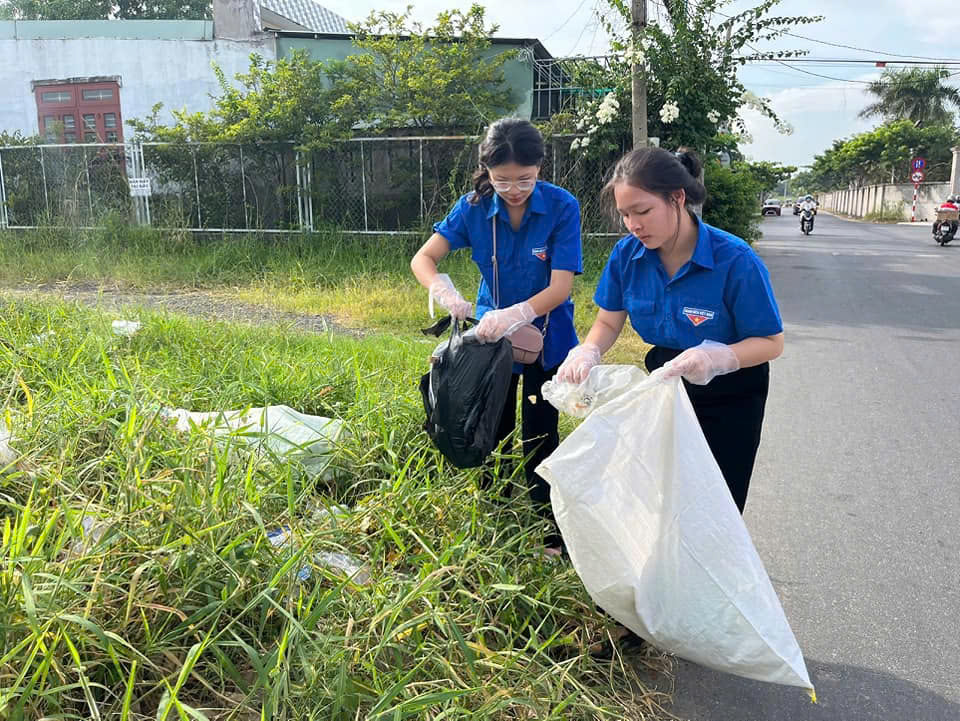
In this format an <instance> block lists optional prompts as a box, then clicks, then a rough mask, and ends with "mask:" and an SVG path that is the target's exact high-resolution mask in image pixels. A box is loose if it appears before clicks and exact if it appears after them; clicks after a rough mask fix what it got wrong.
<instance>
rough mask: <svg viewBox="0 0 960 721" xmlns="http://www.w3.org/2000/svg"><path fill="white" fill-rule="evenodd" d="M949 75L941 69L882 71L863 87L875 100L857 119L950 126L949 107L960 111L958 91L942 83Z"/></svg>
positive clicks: (951, 121) (952, 120)
mask: <svg viewBox="0 0 960 721" xmlns="http://www.w3.org/2000/svg"><path fill="white" fill-rule="evenodd" d="M950 75H951V73H949V72H948V71H947V70H946V69H944V68H942V67H936V68H910V69H909V70H884V72H883V75H882V76H881V77H880V79H879V80H876V81H874V82H872V83H870V84H869V85H868V86H867V92H869V93H872V94H873V95H875V96H876V97H877V100H876V102H874V103H871V104H870V105H868V106H867V107H865V108H864V109H863V110H862V111H861V112H860V117H861V118H869V117H871V116H874V115H879V116H881V117H883V118H884V119H886V120H899V119H905V120H909V121H911V122H912V123H913V124H914V125H915V126H916V127H918V128H919V127H920V126H921V125H952V124H953V122H954V114H953V111H952V109H951V106H954V107H960V90H958V89H957V88H955V87H953V86H950V85H946V84H945V83H944V82H943V81H944V80H946V79H947V78H949V77H950Z"/></svg>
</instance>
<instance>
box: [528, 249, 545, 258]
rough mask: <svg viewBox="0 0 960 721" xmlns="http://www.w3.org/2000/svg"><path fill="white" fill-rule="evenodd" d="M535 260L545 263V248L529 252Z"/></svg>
mask: <svg viewBox="0 0 960 721" xmlns="http://www.w3.org/2000/svg"><path fill="white" fill-rule="evenodd" d="M530 252H531V253H532V254H533V256H534V257H535V258H539V259H540V260H543V261H546V259H547V249H546V248H534V249H533V250H532V251H530Z"/></svg>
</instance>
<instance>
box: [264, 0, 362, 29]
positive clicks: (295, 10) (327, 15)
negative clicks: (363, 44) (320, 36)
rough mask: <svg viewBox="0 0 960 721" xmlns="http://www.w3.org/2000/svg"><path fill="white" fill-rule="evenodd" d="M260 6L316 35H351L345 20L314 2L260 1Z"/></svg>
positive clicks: (305, 0)
mask: <svg viewBox="0 0 960 721" xmlns="http://www.w3.org/2000/svg"><path fill="white" fill-rule="evenodd" d="M260 5H261V7H265V8H266V9H267V10H270V11H271V12H274V13H276V14H277V15H282V16H283V17H285V18H287V19H288V20H292V21H293V22H295V23H296V24H297V25H302V26H303V27H305V28H307V29H309V30H312V31H313V32H316V33H334V34H337V35H348V34H350V28H348V27H347V21H346V20H345V19H344V18H342V17H340V16H339V15H337V14H336V13H335V12H332V11H330V10H327V9H326V8H325V7H323V5H320V4H319V3H316V2H314V1H313V0H260Z"/></svg>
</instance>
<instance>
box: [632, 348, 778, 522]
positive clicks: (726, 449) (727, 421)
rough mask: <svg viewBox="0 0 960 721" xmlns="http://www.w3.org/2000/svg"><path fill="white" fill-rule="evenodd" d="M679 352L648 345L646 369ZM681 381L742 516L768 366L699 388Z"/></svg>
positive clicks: (767, 386)
mask: <svg viewBox="0 0 960 721" xmlns="http://www.w3.org/2000/svg"><path fill="white" fill-rule="evenodd" d="M681 352H682V351H679V350H676V349H674V348H663V347H660V346H656V347H654V348H653V349H652V350H651V351H650V352H649V353H648V354H647V357H646V366H647V370H649V371H653V370H654V369H656V368H659V367H660V366H662V365H663V364H664V363H666V362H667V361H669V360H673V359H674V358H676V357H677V356H678V355H679V354H680V353H681ZM683 383H684V386H685V387H686V389H687V395H688V396H689V397H690V402H691V403H692V404H693V410H694V411H695V412H696V414H697V420H699V421H700V427H701V428H702V429H703V435H704V436H705V437H706V439H707V444H708V445H709V446H710V450H711V452H712V453H713V457H714V458H715V459H716V461H717V465H718V466H720V470H721V471H723V477H724V479H726V481H727V488H729V489H730V493H731V495H732V496H733V500H734V503H736V504H737V508H739V509H740V513H743V508H744V506H745V505H746V503H747V489H748V488H749V487H750V476H752V475H753V464H754V462H755V461H756V458H757V449H758V448H759V447H760V432H761V430H762V428H763V413H764V409H765V407H766V404H767V392H768V391H769V389H770V364H769V363H764V364H762V365H758V366H754V367H752V368H742V369H740V370H738V371H736V372H735V373H729V374H727V375H722V376H717V377H716V378H714V379H713V380H712V381H710V383H708V384H707V385H705V386H698V385H694V384H692V383H688V382H687V381H684V382H683Z"/></svg>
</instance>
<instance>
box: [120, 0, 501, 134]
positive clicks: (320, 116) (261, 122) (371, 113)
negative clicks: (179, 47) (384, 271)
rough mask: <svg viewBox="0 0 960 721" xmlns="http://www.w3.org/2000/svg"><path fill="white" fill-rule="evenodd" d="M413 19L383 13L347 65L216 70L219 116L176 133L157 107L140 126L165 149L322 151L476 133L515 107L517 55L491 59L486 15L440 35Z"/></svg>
mask: <svg viewBox="0 0 960 721" xmlns="http://www.w3.org/2000/svg"><path fill="white" fill-rule="evenodd" d="M409 16H410V9H409V8H408V9H407V11H406V12H404V13H401V14H394V13H382V12H380V13H373V14H372V15H371V16H370V18H368V20H367V22H366V23H365V24H363V25H356V26H353V30H354V31H355V32H356V33H357V36H356V38H355V40H354V43H355V45H356V46H357V49H358V50H359V51H360V52H359V53H357V54H355V55H351V56H350V57H349V58H347V60H345V61H326V62H318V61H314V60H311V59H310V58H309V56H308V55H307V54H306V52H303V51H300V52H296V53H294V54H293V56H292V57H290V58H281V59H279V60H276V61H271V60H264V59H263V58H261V57H259V56H257V55H253V56H251V59H250V68H249V70H248V71H247V72H246V73H240V74H238V75H237V76H236V78H235V80H234V82H231V81H229V80H228V79H227V78H226V77H225V76H224V74H223V72H222V71H221V70H220V69H219V68H216V67H215V68H214V71H215V72H216V73H217V78H218V80H219V84H220V93H219V95H218V96H217V97H216V98H215V99H214V107H213V109H212V110H210V111H209V112H206V113H204V112H197V113H185V112H182V111H174V112H173V117H174V121H175V123H174V125H173V126H172V127H165V126H164V125H163V124H162V123H161V121H160V118H159V114H160V111H161V109H162V108H161V107H155V108H154V112H153V114H152V115H151V116H150V117H148V118H145V119H139V120H133V121H131V122H130V124H131V125H132V126H133V127H134V129H135V130H136V131H137V132H138V133H139V134H140V136H141V137H146V138H150V139H155V140H170V141H176V140H180V141H184V140H226V141H231V142H287V141H293V142H295V143H298V144H299V145H300V146H301V147H303V148H319V147H327V146H329V145H330V144H331V143H332V142H333V141H334V140H337V139H339V138H344V137H347V136H348V135H350V134H351V132H352V131H353V129H354V128H357V127H363V128H364V129H365V132H370V131H371V130H373V131H382V130H386V129H390V128H403V129H406V128H411V127H413V128H420V129H423V128H427V127H429V128H431V129H432V130H434V131H436V130H439V131H440V132H446V131H468V132H469V131H476V130H479V129H480V128H481V127H482V126H483V125H484V124H485V123H486V122H488V120H489V119H490V118H493V117H497V116H499V115H501V114H503V113H504V112H506V111H507V110H509V109H510V108H512V107H513V106H512V105H511V101H510V93H509V90H506V89H504V88H503V87H502V83H503V71H502V67H503V63H504V62H505V61H506V59H507V54H505V53H501V54H499V55H493V54H492V53H490V40H489V35H490V33H493V32H494V31H495V30H496V27H486V26H485V25H484V20H483V9H482V8H481V7H480V6H478V5H474V6H473V7H471V8H470V10H469V11H467V12H461V11H459V10H454V11H449V12H443V13H440V15H439V16H438V17H437V21H436V24H435V25H434V26H432V27H430V28H423V27H421V26H419V25H418V24H416V23H412V22H411V21H410V17H409ZM407 32H409V33H411V34H410V35H409V36H408V35H406V34H405V33H407ZM488 56H490V57H488Z"/></svg>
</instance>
